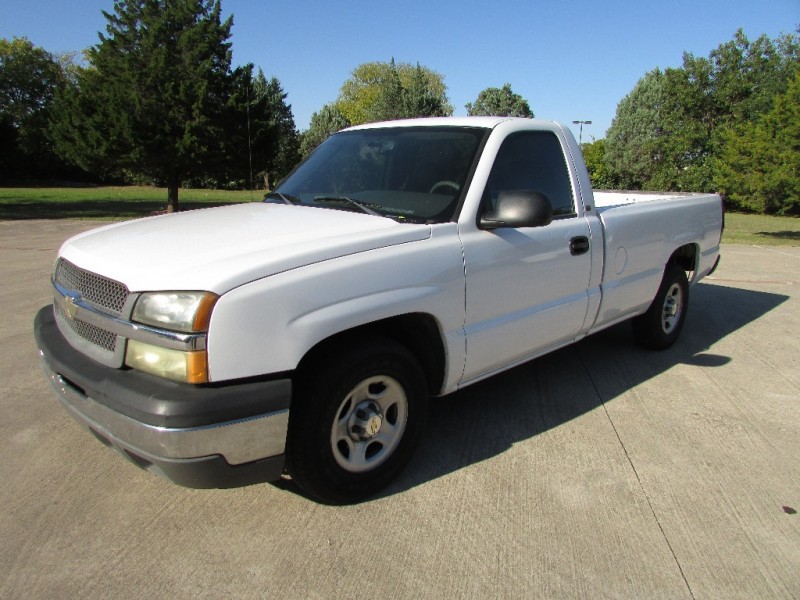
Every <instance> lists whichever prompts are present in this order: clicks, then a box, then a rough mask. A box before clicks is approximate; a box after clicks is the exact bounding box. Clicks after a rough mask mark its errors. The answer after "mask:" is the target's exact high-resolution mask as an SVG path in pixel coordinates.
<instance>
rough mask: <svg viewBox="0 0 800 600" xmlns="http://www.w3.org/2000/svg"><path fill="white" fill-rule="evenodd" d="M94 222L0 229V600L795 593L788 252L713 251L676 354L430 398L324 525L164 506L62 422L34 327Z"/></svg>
mask: <svg viewBox="0 0 800 600" xmlns="http://www.w3.org/2000/svg"><path fill="white" fill-rule="evenodd" d="M94 226H96V223H91V222H79V221H4V222H0V306H2V311H0V453H2V457H3V460H2V461H0V481H1V482H2V485H0V507H2V508H0V539H2V540H3V543H2V544H0V598H4V599H12V598H25V599H31V598H85V599H91V598H148V599H151V598H152V599H157V598H170V599H176V598H222V597H237V598H270V599H274V598H354V597H364V598H409V599H412V598H413V599H415V600H416V599H419V598H507V599H516V598H537V597H542V598H670V599H672V598H790V597H793V598H798V597H800V514H798V513H797V511H800V248H792V247H789V248H786V247H781V248H778V247H756V246H724V247H723V261H722V264H721V266H720V268H719V270H718V271H717V272H716V273H715V274H714V276H713V278H711V279H709V280H707V281H706V282H704V283H702V284H700V285H698V286H695V287H694V288H692V291H691V304H690V309H689V315H688V320H687V323H686V327H685V329H684V331H683V334H682V337H681V339H680V340H679V342H678V343H677V344H676V346H674V347H673V348H671V349H670V350H667V351H665V352H659V353H652V352H646V351H643V350H640V349H638V348H637V347H636V346H635V345H634V343H633V340H632V336H631V334H630V330H629V328H628V327H627V326H626V325H624V324H623V325H621V326H618V327H614V328H612V329H610V330H607V331H604V332H601V333H599V334H597V335H595V336H593V337H591V338H588V339H586V340H583V341H581V342H579V343H578V344H576V345H574V346H571V347H569V348H566V349H564V350H561V351H558V352H556V353H554V354H551V355H549V356H547V357H544V358H542V359H539V360H536V361H533V362H531V363H528V364H526V365H523V366H521V367H519V368H516V369H514V370H512V371H509V372H507V373H505V374H503V375H500V376H498V377H495V378H493V379H491V380H488V381H485V382H482V383H480V384H477V385H475V386H473V387H471V388H468V389H466V390H463V391H462V392H459V393H457V394H454V395H452V396H449V397H446V398H442V399H437V400H435V401H434V402H433V403H432V407H431V414H430V418H429V423H428V429H427V436H426V439H425V440H424V442H423V443H422V445H421V447H420V448H419V450H418V452H417V453H416V455H415V457H414V460H413V462H412V464H411V466H410V467H409V469H407V471H406V472H405V473H404V474H403V475H402V476H401V478H400V479H399V480H398V481H397V482H395V483H394V484H393V485H392V486H391V487H390V488H389V489H388V490H386V491H385V492H384V493H383V494H382V495H380V496H379V497H377V498H375V499H372V500H370V501H368V502H364V503H362V504H358V505H354V506H346V507H330V506H322V505H319V504H315V503H314V502H311V501H309V500H308V499H306V498H305V497H303V496H302V495H300V494H299V493H298V491H297V490H296V489H295V488H294V487H293V485H292V484H291V482H282V483H281V484H279V485H270V484H262V485H254V486H250V487H244V488H236V489H227V490H192V489H186V488H181V487H178V486H176V485H174V484H171V483H169V482H167V481H163V480H161V479H158V478H157V477H155V476H153V475H151V474H149V473H147V472H144V471H141V470H139V469H137V468H136V467H135V466H134V465H133V464H131V463H128V462H126V461H124V460H123V459H122V458H121V457H120V456H118V455H117V454H116V453H114V452H112V451H110V450H109V449H108V448H106V447H104V446H103V445H102V444H101V443H100V442H98V441H97V440H96V439H94V438H93V437H92V436H91V435H90V434H89V433H88V432H87V431H85V430H83V429H81V428H80V427H79V426H78V425H77V423H75V422H74V421H72V420H71V419H70V418H69V417H68V416H67V415H66V413H65V412H64V411H63V410H62V409H61V407H60V406H59V404H58V401H57V400H56V398H55V395H54V394H53V393H52V392H51V390H50V388H49V387H48V384H47V383H46V381H45V378H44V376H43V373H42V371H41V369H40V367H39V362H38V356H37V351H36V348H35V345H34V341H33V335H32V320H33V316H34V314H35V312H36V311H37V310H38V308H39V307H41V306H43V305H45V304H48V303H49V301H50V289H49V276H50V270H51V265H52V261H53V259H54V257H55V252H56V250H57V248H58V246H59V245H60V243H61V242H62V241H63V240H64V239H66V238H67V237H69V236H70V235H72V234H74V233H77V232H80V231H83V230H86V229H89V228H91V227H94ZM187 251H190V249H187ZM167 259H168V257H165V260H167Z"/></svg>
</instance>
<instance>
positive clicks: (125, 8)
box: [0, 0, 533, 211]
mask: <svg viewBox="0 0 800 600" xmlns="http://www.w3.org/2000/svg"><path fill="white" fill-rule="evenodd" d="M221 12H222V11H221V4H220V0H187V1H184V2H172V1H169V0H121V1H119V2H115V3H114V9H113V11H111V12H106V11H103V15H104V17H105V18H106V21H107V24H106V31H105V33H101V34H100V35H99V43H98V44H96V45H95V46H92V47H91V48H89V49H88V50H86V51H85V52H84V53H83V57H82V59H81V60H79V59H78V57H76V56H75V55H53V54H51V53H49V52H47V51H46V50H45V49H43V48H40V47H36V46H34V45H33V44H32V43H31V42H30V41H28V40H27V39H25V38H14V39H12V40H6V39H0V140H1V141H0V182H4V183H6V184H8V183H13V182H24V181H30V180H50V181H53V180H59V179H67V180H79V181H80V180H86V181H99V182H125V183H143V184H157V185H163V186H165V187H166V188H167V193H168V203H167V206H168V210H169V211H174V210H178V207H179V201H178V193H179V189H180V187H182V186H194V187H210V188H223V189H224V188H250V189H253V188H255V187H259V188H264V189H269V188H271V187H272V186H273V185H274V184H275V183H276V182H277V180H279V179H280V178H281V177H283V176H284V175H286V174H287V173H288V172H289V171H290V170H291V169H292V168H293V167H294V165H295V164H297V162H298V161H299V160H300V159H301V158H302V157H303V156H305V155H306V154H308V153H309V152H311V150H313V149H314V148H315V147H316V146H317V145H318V144H319V143H321V142H322V141H323V140H324V139H325V138H326V137H327V136H328V135H330V134H332V133H334V132H335V131H337V130H339V129H341V128H343V127H347V126H349V125H356V124H360V123H365V122H370V121H377V120H387V119H393V118H405V117H418V116H419V117H421V116H438V115H450V114H452V112H453V107H452V106H451V105H450V103H449V100H448V98H447V94H446V86H445V84H444V79H443V77H442V76H441V75H440V74H438V73H436V72H434V71H432V70H430V69H428V68H426V67H423V66H421V65H419V64H417V65H415V66H411V65H406V64H396V63H395V61H394V59H392V60H391V61H390V62H388V63H367V64H364V65H361V66H359V67H358V68H356V69H355V70H354V71H353V73H352V76H351V78H350V79H348V80H347V81H346V82H345V83H344V84H343V86H342V89H341V92H340V95H339V98H338V99H337V101H336V102H335V103H332V104H329V105H326V106H324V107H323V108H322V109H321V110H320V111H319V112H318V113H315V114H314V116H313V118H312V120H311V126H310V127H309V129H308V130H307V131H305V132H303V133H299V132H298V131H297V128H296V126H295V122H294V116H293V114H292V110H291V106H290V105H289V104H288V103H287V102H286V98H287V94H286V93H285V92H284V90H283V88H282V86H281V83H280V81H278V80H277V79H276V78H274V77H273V78H270V79H267V78H266V77H265V76H264V73H263V71H262V70H261V69H258V70H257V71H256V69H255V66H254V65H252V64H247V65H244V66H240V67H235V68H234V67H233V66H232V65H231V57H232V54H231V42H230V37H231V27H232V25H233V17H229V18H228V19H226V20H224V21H223V20H222V18H221ZM486 95H488V96H490V97H491V98H494V100H495V102H509V103H510V104H509V108H508V110H509V111H519V110H522V113H524V114H522V115H521V116H532V114H533V113H532V112H531V111H530V109H529V108H527V103H526V102H525V101H524V99H522V98H521V97H519V96H517V95H516V94H514V93H513V92H512V91H511V89H510V86H506V87H504V88H503V89H502V90H500V89H497V88H487V90H485V91H484V92H482V96H479V98H478V100H477V101H476V105H477V104H479V103H480V102H481V101H482V98H483V97H484V96H486ZM495 96H496V97H495ZM520 107H522V108H521V109H520ZM484 109H485V110H490V109H486V108H485V107H484ZM474 110H475V111H476V113H475V114H478V111H480V110H481V108H480V107H479V106H478V107H476V108H475V109H474ZM494 110H504V109H503V108H502V107H500V106H499V105H497V106H495V107H494ZM509 114H511V112H509Z"/></svg>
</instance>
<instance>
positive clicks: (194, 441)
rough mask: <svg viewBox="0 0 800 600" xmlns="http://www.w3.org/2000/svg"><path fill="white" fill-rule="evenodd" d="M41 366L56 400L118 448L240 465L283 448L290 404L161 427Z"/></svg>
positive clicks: (83, 423) (44, 364)
mask: <svg viewBox="0 0 800 600" xmlns="http://www.w3.org/2000/svg"><path fill="white" fill-rule="evenodd" d="M42 367H43V368H44V371H45V374H46V375H47V378H48V380H49V381H50V384H51V385H52V386H53V389H55V391H56V394H57V395H58V398H59V400H60V401H61V404H62V405H63V406H64V408H65V409H66V410H67V412H68V413H69V414H70V415H71V416H72V417H73V418H74V419H75V420H76V421H78V422H79V423H81V424H82V425H84V426H85V427H88V428H89V429H92V430H94V431H95V432H96V433H99V434H100V435H101V436H103V437H104V438H106V439H107V440H108V441H109V442H111V444H112V445H113V446H114V447H116V448H117V449H122V450H125V449H129V450H130V451H131V452H133V453H134V454H135V453H136V451H137V450H139V451H144V452H147V453H149V454H152V455H154V456H158V457H161V458H174V459H182V458H201V457H205V456H213V455H217V454H221V455H222V456H223V457H224V458H225V460H226V461H227V462H228V463H229V464H231V465H240V464H243V463H247V462H252V461H254V460H260V459H262V458H268V457H271V456H277V455H280V454H283V453H284V450H285V445H286V432H287V430H288V426H289V410H288V409H286V410H281V411H278V412H273V413H267V414H263V415H256V416H254V417H249V418H247V419H240V420H237V421H227V422H224V423H216V424H214V425H207V426H203V427H187V428H166V427H156V426H154V425H148V424H146V423H141V422H140V421H136V420H134V419H131V418H130V417H127V416H125V415H122V414H120V413H118V412H116V411H113V410H111V409H110V408H108V407H107V406H104V405H102V404H100V403H99V402H97V401H95V400H92V399H91V398H89V397H87V396H85V395H84V394H82V393H81V392H80V391H79V390H77V389H75V388H74V387H73V386H71V385H70V384H69V383H68V382H66V381H65V380H64V379H63V378H62V377H61V376H60V375H59V374H58V373H55V372H53V371H52V369H50V367H49V366H48V365H47V363H46V362H45V361H44V358H43V357H42Z"/></svg>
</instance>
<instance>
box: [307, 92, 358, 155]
mask: <svg viewBox="0 0 800 600" xmlns="http://www.w3.org/2000/svg"><path fill="white" fill-rule="evenodd" d="M345 127H350V121H348V120H347V118H346V117H345V116H344V115H343V114H342V113H341V111H340V110H339V109H338V108H337V107H336V105H335V104H326V105H325V106H323V107H322V108H321V109H320V110H319V111H318V112H315V113H314V114H313V115H311V123H310V124H309V127H308V129H307V130H306V131H304V132H303V133H302V135H301V136H300V138H301V139H300V154H301V155H302V156H303V157H305V156H308V155H309V154H311V152H312V151H313V150H314V148H316V147H317V146H319V145H320V144H321V143H322V142H324V141H325V140H326V139H328V137H330V136H331V135H333V134H334V133H336V132H337V131H339V130H341V129H344V128H345Z"/></svg>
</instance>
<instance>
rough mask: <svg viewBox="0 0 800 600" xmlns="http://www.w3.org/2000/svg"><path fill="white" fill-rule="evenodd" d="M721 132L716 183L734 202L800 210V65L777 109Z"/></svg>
mask: <svg viewBox="0 0 800 600" xmlns="http://www.w3.org/2000/svg"><path fill="white" fill-rule="evenodd" d="M721 137H722V142H723V144H722V150H721V151H720V153H719V156H718V157H717V158H716V160H715V166H716V169H715V174H714V183H715V184H716V186H717V187H718V189H719V191H720V192H721V193H722V194H723V195H724V196H725V197H726V200H727V202H728V205H729V207H731V208H735V209H740V210H746V211H754V212H763V213H768V214H781V215H800V70H798V71H797V72H796V74H795V76H794V78H793V79H792V81H791V83H790V84H789V87H788V89H787V90H786V92H784V93H783V94H780V95H778V96H776V97H775V99H774V101H773V105H772V108H771V110H769V111H768V112H767V113H765V114H764V115H762V116H761V118H760V119H758V120H757V121H748V122H744V123H741V124H738V125H735V126H732V127H730V128H728V129H726V130H725V132H724V133H723V134H722V136H721Z"/></svg>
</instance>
